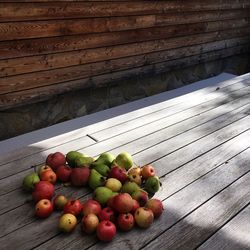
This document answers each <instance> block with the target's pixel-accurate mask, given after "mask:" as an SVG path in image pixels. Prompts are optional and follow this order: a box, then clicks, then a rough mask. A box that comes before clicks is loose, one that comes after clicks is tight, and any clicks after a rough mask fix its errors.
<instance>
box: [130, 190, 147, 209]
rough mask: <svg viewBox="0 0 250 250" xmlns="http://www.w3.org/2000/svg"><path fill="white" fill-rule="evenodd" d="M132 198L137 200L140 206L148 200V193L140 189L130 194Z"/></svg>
mask: <svg viewBox="0 0 250 250" xmlns="http://www.w3.org/2000/svg"><path fill="white" fill-rule="evenodd" d="M132 198H133V199H135V200H137V201H138V203H139V205H140V207H143V206H145V204H146V203H147V201H148V193H147V192H146V191H144V190H142V189H140V190H137V191H135V192H134V193H133V194H132Z"/></svg>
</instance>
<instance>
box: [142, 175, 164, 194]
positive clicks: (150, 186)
mask: <svg viewBox="0 0 250 250" xmlns="http://www.w3.org/2000/svg"><path fill="white" fill-rule="evenodd" d="M144 189H145V190H146V191H147V192H149V193H151V194H154V193H156V192H157V191H158V190H159V189H160V180H159V178H158V177H157V176H151V177H149V178H148V179H147V180H146V182H145V186H144Z"/></svg>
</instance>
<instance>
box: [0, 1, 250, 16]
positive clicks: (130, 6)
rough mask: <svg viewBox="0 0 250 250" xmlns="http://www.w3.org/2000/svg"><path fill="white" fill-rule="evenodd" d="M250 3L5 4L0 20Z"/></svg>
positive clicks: (246, 5)
mask: <svg viewBox="0 0 250 250" xmlns="http://www.w3.org/2000/svg"><path fill="white" fill-rule="evenodd" d="M249 7H250V3H249V1H247V0H240V1H237V2H235V1H234V0H228V1H222V0H221V1H215V0H210V1H208V0H206V1H198V2H197V1H194V0H191V1H188V2H185V4H183V1H178V0H177V1H173V0H172V1H167V2H165V1H154V2H151V1H149V2H148V1H145V2H141V1H133V2H131V1H130V2H99V3H98V4H96V3H91V2H69V3H63V2H57V3H54V2H49V3H46V2H44V3H40V2H38V3H1V4H0V8H1V10H2V14H1V15H0V21H9V20H11V21H12V20H20V21H22V20H43V19H45V20H48V19H66V18H72V17H74V18H79V17H80V18H81V17H83V16H84V17H105V16H125V15H142V14H158V13H168V12H171V11H176V12H181V11H201V10H224V9H241V8H249Z"/></svg>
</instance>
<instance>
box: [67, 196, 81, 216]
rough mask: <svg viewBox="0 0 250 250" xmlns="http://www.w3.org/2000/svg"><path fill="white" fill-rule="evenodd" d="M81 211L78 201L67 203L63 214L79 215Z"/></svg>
mask: <svg viewBox="0 0 250 250" xmlns="http://www.w3.org/2000/svg"><path fill="white" fill-rule="evenodd" d="M81 211H82V204H81V202H80V201H79V200H72V201H68V202H67V203H66V204H65V205H64V208H63V213H64V214H73V215H75V216H78V215H80V213H81Z"/></svg>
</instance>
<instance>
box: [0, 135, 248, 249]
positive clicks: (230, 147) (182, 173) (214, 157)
mask: <svg viewBox="0 0 250 250" xmlns="http://www.w3.org/2000/svg"><path fill="white" fill-rule="evenodd" d="M249 135H250V131H249V130H248V131H246V132H245V133H243V134H240V135H239V136H236V137H235V138H232V139H229V141H227V142H225V143H224V144H222V145H219V146H218V147H217V145H216V144H214V145H213V146H214V147H215V148H214V149H213V150H211V151H208V152H207V153H206V154H203V155H201V156H200V157H199V158H198V159H197V153H196V152H197V146H196V145H197V143H196V142H195V143H193V144H192V147H193V150H192V151H191V152H192V155H190V154H186V155H187V156H189V159H192V158H194V161H191V162H189V163H187V164H186V165H185V166H184V167H182V168H181V169H178V170H176V171H175V172H172V173H170V174H168V175H167V176H166V177H164V178H163V179H161V181H162V182H164V187H165V189H166V190H168V192H169V193H170V192H171V193H175V192H176V191H178V190H180V189H181V188H183V187H185V186H186V185H188V183H190V182H192V181H193V180H194V179H197V178H199V177H200V176H202V175H203V174H206V173H207V172H209V171H211V170H212V169H213V168H215V166H219V165H221V164H223V163H224V162H225V161H226V160H229V159H230V158H232V157H234V156H235V155H237V154H238V153H240V152H241V151H243V150H245V148H247V147H249V146H250V144H249V141H248V140H247V138H248V136H249ZM198 144H199V143H198ZM235 145H238V146H237V147H235ZM188 148H190V145H189V146H187V147H184V149H186V151H189V152H190V149H188ZM194 149H195V150H194ZM180 155H183V154H182V152H181V151H180V152H174V153H172V154H171V156H172V157H173V158H174V159H182V157H179V156H180ZM166 158H168V156H167V157H166ZM166 158H165V159H164V158H163V159H161V160H159V161H158V162H155V163H153V164H154V166H155V168H156V171H157V174H158V175H159V176H162V175H165V174H167V173H168V172H170V171H173V169H175V168H176V169H177V168H178V167H180V166H182V165H183V164H180V163H177V161H171V167H170V166H169V165H167V166H166V165H165V162H169V161H168V160H167V159H166ZM185 160H186V161H187V162H188V160H187V158H186V159H185ZM208 160H209V164H208ZM160 162H162V164H164V165H165V167H162V166H161V164H160ZM193 162H195V164H194V163H193ZM197 165H198V166H199V168H197V167H196V166H197ZM187 173H189V174H188V175H187ZM176 179H181V180H183V181H181V182H175V180H176ZM173 183H175V185H173ZM65 191H68V189H65V190H64V192H65ZM66 194H67V193H66ZM79 195H82V193H79ZM74 197H77V196H76V194H74ZM158 198H161V196H158ZM163 198H165V197H163ZM29 206H30V205H29V204H27V205H24V206H22V207H20V208H17V209H14V210H12V211H9V212H7V213H6V214H4V215H2V216H0V224H1V228H2V234H0V237H1V236H3V235H5V234H7V233H10V232H11V231H14V230H16V229H18V228H20V227H22V226H24V225H26V224H28V223H30V222H32V221H34V220H35V218H34V217H33V212H32V213H31V212H30V213H29V214H28V217H26V220H25V222H23V219H22V218H20V216H19V214H23V212H22V211H25V209H29ZM6 216H7V217H8V218H11V220H12V223H9V222H8V223H7V221H6V220H5V218H6ZM59 239H60V240H61V238H60V237H57V238H56V239H53V240H52V241H51V242H50V243H49V244H50V245H51V244H52V243H54V242H55V241H59Z"/></svg>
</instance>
